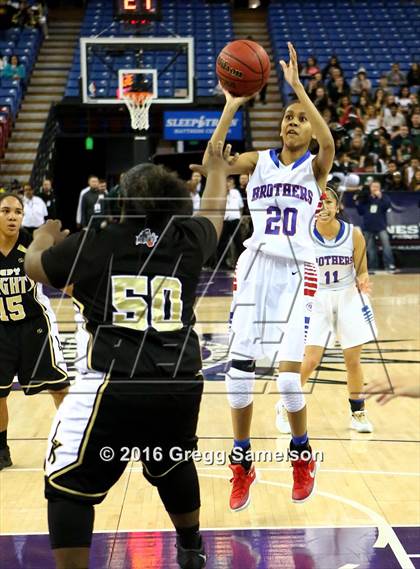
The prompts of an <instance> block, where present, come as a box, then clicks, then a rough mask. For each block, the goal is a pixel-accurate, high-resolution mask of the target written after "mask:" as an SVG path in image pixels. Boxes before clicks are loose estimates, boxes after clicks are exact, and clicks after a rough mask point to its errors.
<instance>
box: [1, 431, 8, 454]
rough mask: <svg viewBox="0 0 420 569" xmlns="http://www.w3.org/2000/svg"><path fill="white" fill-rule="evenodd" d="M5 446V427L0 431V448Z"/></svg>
mask: <svg viewBox="0 0 420 569" xmlns="http://www.w3.org/2000/svg"><path fill="white" fill-rule="evenodd" d="M6 447H7V429H6V430H5V431H1V432H0V450H1V449H3V448H6Z"/></svg>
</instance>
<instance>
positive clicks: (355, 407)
mask: <svg viewBox="0 0 420 569" xmlns="http://www.w3.org/2000/svg"><path fill="white" fill-rule="evenodd" d="M349 403H350V407H351V412H352V413H356V411H363V409H364V408H365V400H364V399H349Z"/></svg>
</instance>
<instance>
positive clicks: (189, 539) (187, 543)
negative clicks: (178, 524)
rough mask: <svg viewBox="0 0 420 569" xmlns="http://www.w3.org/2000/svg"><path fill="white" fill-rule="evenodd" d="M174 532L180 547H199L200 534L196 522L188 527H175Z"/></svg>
mask: <svg viewBox="0 0 420 569" xmlns="http://www.w3.org/2000/svg"><path fill="white" fill-rule="evenodd" d="M176 533H177V535H178V537H179V544H180V546H181V547H183V548H184V549H200V547H201V535H200V526H199V525H198V524H197V525H195V526H191V527H189V528H176Z"/></svg>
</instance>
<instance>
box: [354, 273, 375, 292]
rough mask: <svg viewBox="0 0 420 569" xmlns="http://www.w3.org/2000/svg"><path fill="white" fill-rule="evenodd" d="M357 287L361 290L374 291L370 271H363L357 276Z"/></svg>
mask: <svg viewBox="0 0 420 569" xmlns="http://www.w3.org/2000/svg"><path fill="white" fill-rule="evenodd" d="M356 282H357V288H358V289H359V291H360V292H364V293H365V294H370V293H371V292H372V282H371V280H370V279H369V273H363V274H361V275H359V276H358V277H356Z"/></svg>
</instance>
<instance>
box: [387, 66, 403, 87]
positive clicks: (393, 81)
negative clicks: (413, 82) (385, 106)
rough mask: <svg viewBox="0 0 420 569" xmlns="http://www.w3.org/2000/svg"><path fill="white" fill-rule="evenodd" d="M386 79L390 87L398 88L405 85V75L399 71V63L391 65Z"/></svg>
mask: <svg viewBox="0 0 420 569" xmlns="http://www.w3.org/2000/svg"><path fill="white" fill-rule="evenodd" d="M386 77H387V79H388V83H389V85H390V86H391V87H400V86H401V85H405V84H406V83H407V80H406V78H405V75H404V73H403V72H402V71H401V69H400V65H399V63H393V64H392V65H391V71H390V72H389V73H388V75H387V76H386Z"/></svg>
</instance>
